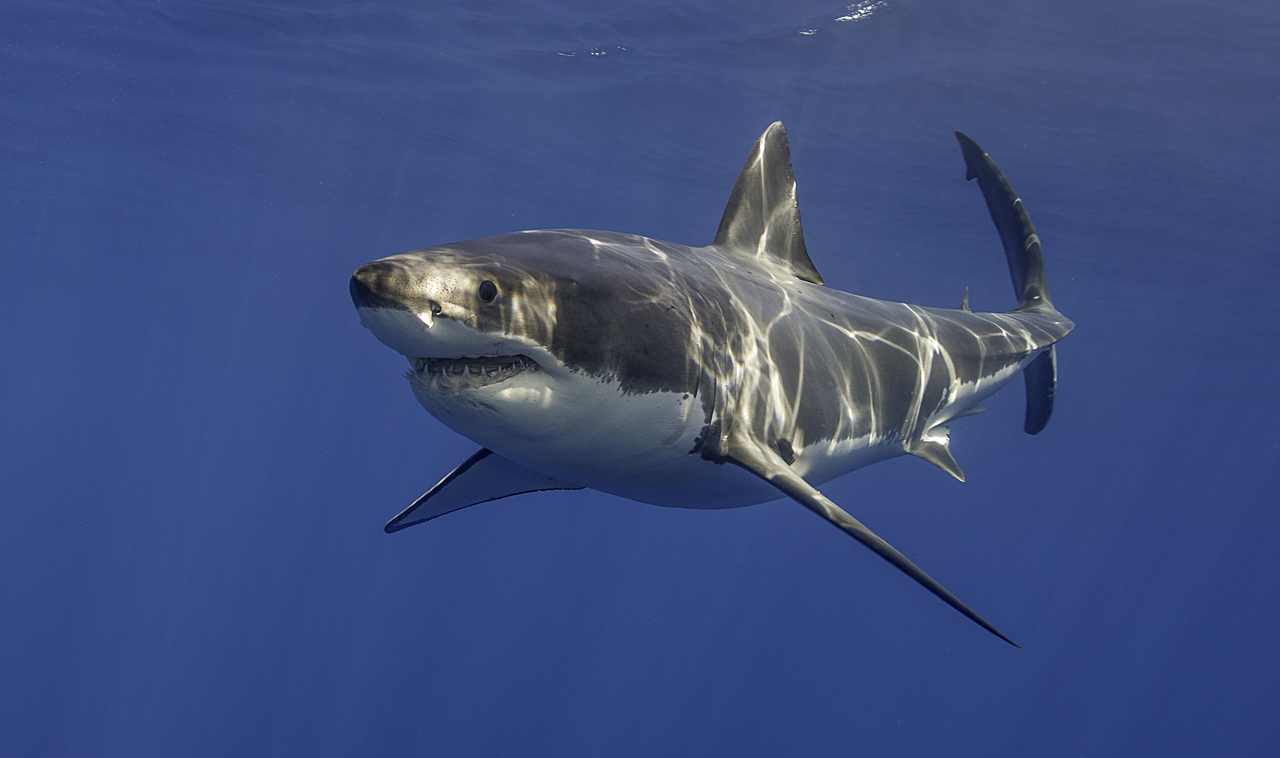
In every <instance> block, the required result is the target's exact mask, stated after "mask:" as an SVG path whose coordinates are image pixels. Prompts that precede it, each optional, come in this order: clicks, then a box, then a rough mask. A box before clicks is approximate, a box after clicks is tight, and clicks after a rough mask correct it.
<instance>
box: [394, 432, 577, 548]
mask: <svg viewBox="0 0 1280 758" xmlns="http://www.w3.org/2000/svg"><path fill="white" fill-rule="evenodd" d="M580 489H584V488H583V487H582V486H580V485H577V484H570V483H568V482H562V481H560V480H559V479H553V478H552V477H549V476H547V475H546V474H540V473H538V472H537V471H533V470H531V469H527V468H525V467H524V466H521V465H519V464H517V463H513V462H511V461H509V460H507V459H506V458H503V457H502V456H500V455H497V454H496V453H494V452H493V451H491V450H489V449H488V448H483V447H482V448H480V449H479V450H477V451H476V453H475V454H474V455H472V456H471V457H470V458H468V459H466V460H465V461H463V462H462V464H461V465H460V466H458V467H457V468H455V469H454V470H453V471H451V472H449V475H448V476H446V477H445V478H443V479H441V480H440V483H439V484H437V485H436V486H434V487H432V488H431V489H430V490H428V491H427V494H425V495H423V496H422V497H420V498H418V499H417V500H415V501H413V505H410V506H409V507H408V508H405V509H404V511H402V512H401V513H400V515H399V516H396V517H395V518H393V519H391V520H390V521H388V522H387V525H386V526H385V527H383V531H385V532H386V533H387V534H391V533H392V532H398V531H400V530H401V529H407V528H409V527H411V526H413V525H415V524H421V523H422V522H423V521H430V520H431V519H433V518H436V517H437V516H443V515H444V514H446V513H452V512H453V511H457V510H461V509H463V508H466V507H467V506H469V505H478V504H480V503H487V502H489V501H491V500H500V499H502V498H504V497H511V496H512V495H523V494H525V493H526V492H541V491H543V490H580Z"/></svg>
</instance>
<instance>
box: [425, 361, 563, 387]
mask: <svg viewBox="0 0 1280 758" xmlns="http://www.w3.org/2000/svg"><path fill="white" fill-rule="evenodd" d="M409 364H410V365H411V366H412V367H413V369H412V370H411V371H409V373H407V374H405V378H406V379H408V380H409V381H410V382H413V383H415V384H419V385H421V386H422V387H424V388H425V389H428V390H437V391H442V392H456V391H458V390H474V389H480V388H481V387H488V386H489V385H491V384H500V383H502V382H505V381H507V380H508V379H513V378H515V377H516V376H519V375H520V374H522V373H524V372H526V371H540V370H541V366H539V365H538V364H537V363H535V362H534V360H533V359H532V358H529V357H527V356H524V355H499V356H496V357H490V358H410V359H409Z"/></svg>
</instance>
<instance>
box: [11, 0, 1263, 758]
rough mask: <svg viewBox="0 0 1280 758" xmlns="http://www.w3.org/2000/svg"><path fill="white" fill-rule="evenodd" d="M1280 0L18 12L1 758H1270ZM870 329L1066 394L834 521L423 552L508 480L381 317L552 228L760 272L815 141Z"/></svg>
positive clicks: (785, 505)
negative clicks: (1062, 319) (451, 481)
mask: <svg viewBox="0 0 1280 758" xmlns="http://www.w3.org/2000/svg"><path fill="white" fill-rule="evenodd" d="M1278 34H1280V7H1277V6H1276V5H1275V4H1274V3H1268V2H1262V1H1261V0H1258V1H1254V2H1228V3H1220V4H1213V5H1206V4H1203V3H1192V2H1182V1H1179V0H1167V1H1165V2H1153V1H1150V0H1135V1H1134V2H1125V3H1111V2H1097V1H1092V0H1085V1H1082V2H1074V3H1055V2H1047V1H1045V0H1028V1H1024V2H1017V1H1014V0H1000V1H997V2H973V1H969V0H965V1H962V2H944V1H943V0H884V1H883V2H859V3H856V4H854V5H848V4H847V3H842V2H818V1H816V0H799V1H797V2H790V3H785V4H784V3H754V4H749V5H747V6H745V7H743V6H742V4H737V3H723V2H710V1H709V0H701V1H700V2H696V3H687V2H686V3H669V2H634V1H633V2H619V3H607V4H602V3H596V2H582V1H581V0H577V1H566V2H550V1H541V2H539V1H534V2H529V1H527V0H526V1H525V2H519V3H516V2H506V1H495V2H457V3H444V2H440V3H414V2H403V1H399V0H393V1H391V2H382V3H377V4H373V3H351V2H323V1H312V2H306V3H300V2H235V3H227V2H180V3H179V2H141V1H139V2H95V1H91V0H67V1H65V2H57V3H51V2H27V1H26V0H11V2H8V3H6V5H5V6H4V8H3V9H2V10H0V137H2V139H0V166H3V169H4V170H3V174H2V175H0V227H2V231H3V234H0V284H2V285H3V287H2V289H3V292H4V293H5V295H4V297H3V298H0V323H2V324H3V328H2V329H0V430H2V433H0V492H2V493H3V495H2V496H0V500H3V508H2V509H0V519H2V521H0V524H2V525H0V682H2V683H3V684H0V727H2V728H0V753H3V754H4V755H15V756H17V755H21V756H71V755H76V756H78V755H102V756H106V755H113V756H114V755H120V756H153V755H154V756H160V755H165V756H169V755H185V756H205V755H207V756H223V755H232V754H251V755H306V756H327V755H335V756H339V755H340V756H346V755H392V754H400V755H403V754H409V755H441V756H445V755H476V756H507V755H520V756H524V755H556V756H570V755H572V756H578V755H581V756H602V755H606V756H652V755H724V756H774V755H832V754H855V755H984V756H991V755H997V756H1026V755H1037V756H1080V755H1089V756H1107V755H1114V756H1133V755H1162V756H1163V755H1208V754H1214V755H1266V754H1269V753H1270V752H1271V750H1274V745H1275V744H1276V743H1277V740H1278V739H1280V727H1277V725H1276V723H1275V719H1274V716H1275V713H1276V711H1277V708H1278V707H1280V684H1277V681H1278V680H1280V654H1278V653H1277V652H1276V649H1275V644H1274V636H1275V631H1274V630H1275V628H1276V627H1277V624H1280V610H1277V604H1276V602H1275V598H1276V597H1277V596H1278V595H1280V563H1278V561H1277V558H1276V549H1275V545H1276V544H1277V541H1278V540H1280V509H1277V506H1276V496H1275V494H1274V490H1275V487H1274V478H1275V474H1276V472H1277V470H1280V448H1278V446H1277V445H1278V439H1277V433H1276V431H1275V430H1276V426H1275V417H1276V415H1277V411H1280V379H1278V378H1277V377H1278V376H1280V302H1278V300H1277V296H1276V292H1277V291H1278V290H1280V275H1278V274H1277V268H1276V266H1275V265H1274V263H1273V258H1274V257H1275V255H1276V254H1277V252H1278V251H1277V247H1276V239H1277V232H1280V190H1278V189H1277V187H1280V150H1278V148H1280V145H1278V144H1277V143H1278V141H1280V140H1278V138H1277V134H1280V130H1278V129H1277V126H1278V125H1280V44H1278V42H1280V36H1278ZM775 120H782V121H784V122H785V123H786V124H787V126H788V130H789V136H790V141H791V150H792V157H793V162H794V164H795V173H796V177H797V181H798V183H799V196H800V207H801V212H802V214H803V217H804V221H805V237H806V240H807V243H808V247H809V250H810V253H811V255H812V257H813V259H814V261H815V263H816V265H817V267H818V269H819V270H820V271H821V272H822V273H823V276H824V277H825V278H826V281H827V284H828V285H829V286H832V287H835V288H837V289H842V290H846V291H851V292H856V293H858V294H863V295H868V296H873V297H881V298H885V299H894V300H905V301H908V302H918V303H922V304H926V305H938V306H954V305H958V303H959V301H960V297H961V294H962V292H963V290H964V288H965V287H969V288H970V291H971V300H972V302H973V305H974V308H975V309H978V310H984V309H985V310H1001V309H1004V308H1007V307H1010V306H1012V304H1013V298H1012V295H1011V293H1010V291H1009V284H1008V274H1007V272H1006V270H1005V263H1004V260H1003V255H1002V254H1001V251H1000V247H999V241H998V239H997V237H996V234H995V230H994V229H993V228H992V225H991V222H990V220H989V218H988V216H987V214H986V210H985V208H984V205H983V203H982V199H981V196H980V193H979V192H978V190H977V188H976V187H974V186H973V185H972V183H966V182H965V181H964V170H963V163H962V161H961V158H960V154H959V151H958V149H957V147H956V144H955V140H954V139H953V137H952V136H951V132H952V130H954V129H962V130H964V131H966V132H967V133H969V134H970V135H972V136H973V137H974V138H975V139H977V140H978V141H979V142H980V143H982V145H983V146H984V147H985V148H986V149H987V150H988V151H989V152H990V153H991V155H992V156H993V157H994V158H995V159H996V161H997V162H998V163H999V164H1000V165H1001V167H1002V168H1003V169H1004V170H1005V172H1006V173H1007V174H1008V176H1009V177H1010V179H1011V181H1012V182H1013V184H1014V186H1015V187H1017V188H1018V190H1019V192H1020V193H1021V194H1022V196H1023V198H1024V200H1025V201H1026V204H1027V207H1028V208H1029V210H1030V212H1031V215H1032V217H1033V218H1034V220H1035V222H1036V224H1037V227H1038V229H1039V232H1040V234H1041V237H1042V238H1043V240H1044V244H1045V251H1046V256H1047V265H1048V270H1049V280H1050V283H1051V286H1052V291H1053V295H1054V301H1055V303H1056V304H1057V305H1058V307H1059V308H1060V309H1061V310H1062V311H1063V312H1064V313H1066V314H1067V315H1068V316H1070V317H1071V318H1072V319H1073V320H1074V321H1075V322H1076V324H1077V330H1076V332H1075V333H1073V334H1072V335H1071V336H1070V337H1068V338H1067V340H1066V341H1064V342H1063V343H1062V345H1061V346H1060V357H1059V361H1060V373H1059V382H1060V384H1059V395H1058V406H1057V411H1056V415H1055V417H1054V419H1053V421H1052V423H1051V424H1050V425H1049V428H1048V429H1047V430H1046V431H1045V432H1044V433H1043V434H1041V435H1039V436H1038V437H1028V436H1027V435H1024V434H1022V432H1021V422H1022V406H1023V400H1022V391H1021V389H1020V388H1018V387H1016V386H1011V387H1010V389H1008V390H1006V391H1005V392H1002V393H1001V395H1000V397H999V398H998V399H996V400H994V401H993V402H991V403H990V404H989V407H990V412H988V413H986V414H984V415H982V416H979V417H975V418H971V419H966V420H964V421H963V422H960V423H957V424H955V425H954V427H953V430H952V443H953V450H954V451H955V453H956V456H957V457H958V459H959V461H960V462H961V464H962V465H963V466H964V468H965V471H966V473H967V475H968V481H967V483H965V484H960V483H958V482H955V481H954V480H952V479H951V478H950V477H948V476H946V475H945V474H943V473H941V472H939V471H937V470H936V469H934V468H933V467H931V466H929V465H927V464H925V463H924V462H922V461H919V460H916V459H898V460H895V461H890V462H888V463H884V464H879V465H877V466H874V467H871V468H868V469H865V470H862V471H858V472H856V473H854V474H851V475H849V476H846V477H844V478H841V479H838V480H836V481H834V482H832V483H830V484H828V485H826V486H824V492H825V493H826V494H827V495H828V496H830V497H831V498H832V499H833V500H834V501H836V502H837V503H840V504H841V505H843V506H844V507H845V508H846V509H848V510H849V511H850V512H851V513H853V514H854V515H855V516H856V517H858V518H859V519H861V520H862V521H864V522H865V523H866V524H868V525H869V526H871V527H872V528H873V529H875V530H876V531H877V532H878V533H879V534H881V535H882V536H884V537H885V538H886V539H888V540H889V541H890V542H891V543H893V544H895V545H896V546H897V547H899V548H900V549H901V550H903V551H904V552H905V553H906V554H907V555H908V556H909V557H910V558H911V559H913V560H915V561H917V562H918V563H920V564H921V566H922V567H924V568H925V569H926V570H927V571H929V572H930V573H931V574H933V575H934V576H935V577H937V578H938V579H939V580H940V581H941V582H942V583H943V584H945V585H946V586H947V587H948V588H950V589H951V590H953V591H954V592H956V594H958V595H959V596H960V597H961V598H962V599H964V600H965V601H966V602H968V603H969V604H970V605H972V606H973V607H974V608H975V609H976V610H977V611H978V612H980V613H982V614H983V615H984V616H986V617H987V618H988V619H990V620H991V621H993V622H994V623H995V624H996V625H997V626H999V627H1000V628H1001V629H1002V630H1003V631H1005V632H1006V633H1008V634H1009V635H1010V636H1011V637H1013V638H1014V639H1015V640H1017V641H1018V642H1019V643H1020V644H1021V645H1022V646H1023V648H1024V649H1023V650H1016V649H1013V648H1010V647H1009V646H1007V645H1005V644H1003V643H1001V642H999V641H998V640H996V639H994V638H992V637H991V636H990V635H988V634H986V633H985V632H983V631H982V630H980V629H978V628H977V627H976V626H974V625H973V624H971V623H969V622H968V621H966V620H965V619H963V618H962V617H960V616H959V615H958V614H956V613H955V612H954V611H952V610H951V609H949V608H947V607H946V606H945V605H943V604H942V603H940V602H938V601H937V600H936V599H935V598H933V597H932V596H930V595H929V594H928V593H926V592H924V591H923V590H921V589H920V588H919V587H918V586H916V585H915V584H913V583H912V582H910V581H909V580H907V579H905V578H904V577H902V576H901V575H899V574H898V573H897V572H896V571H894V570H893V569H892V568H891V567H889V566H887V565H886V564H884V563H883V562H882V561H880V560H879V559H878V558H876V557H875V556H874V555H872V554H871V553H870V552H869V551H867V550H865V549H863V548H861V547H860V546H858V545H857V544H855V543H853V542H852V541H851V540H849V539H848V538H847V537H846V536H844V535H842V534H840V533H839V532H838V531H836V530H834V529H831V528H830V527H829V526H826V525H824V524H822V523H821V522H820V521H818V520H817V519H815V518H813V517H812V516H810V515H809V514H807V513H805V512H804V511H803V509H802V508H800V507H799V506H797V505H795V504H794V503H789V502H776V503H771V504H766V505H760V506H755V507H751V508H746V509H740V510H730V511H716V512H701V511H685V510H674V509H663V508H655V507H652V506H646V505H640V504H637V503H632V502H629V501H624V500H620V499H617V498H613V497H609V496H605V495H600V494H595V493H590V492H577V493H543V494H538V495H528V496H523V497H520V498H513V499H510V500H506V501H501V502H497V503H493V504H489V505H486V506H481V507H476V508H471V509H468V510H466V511H462V512H459V513H456V514H452V515H450V516H447V517H445V518H442V519H439V520H438V521H434V522H432V523H430V524H427V525H424V526H420V527H415V528H413V529H411V530H408V531H405V532H403V533H399V534H395V535H391V536H388V535H385V534H383V532H382V529H381V527H382V524H383V523H384V522H385V521H386V520H387V519H388V518H390V517H391V516H392V515H394V514H395V513H396V512H398V511H399V510H400V509H401V508H403V507H404V506H405V505H406V504H407V503H409V502H410V501H411V500H412V499H413V498H415V497H417V496H418V495H419V494H421V493H422V492H423V491H424V490H425V489H426V488H427V487H429V486H430V485H431V484H433V483H434V482H435V481H436V480H437V479H438V478H439V477H441V476H442V475H444V474H445V473H446V472H448V471H449V470H450V469H451V468H452V467H453V466H454V465H456V464H457V463H459V462H460V461H461V460H463V459H464V458H465V457H466V456H467V455H469V454H470V453H471V452H472V451H473V450H474V448H475V445H474V444H473V443H471V442H470V441H468V440H465V439H463V438H460V437H458V436H457V435H455V434H453V433H452V432H450V431H448V430H447V429H445V428H444V427H443V426H442V425H440V424H439V423H437V422H436V421H435V420H434V419H432V418H431V417H430V416H429V415H427V414H426V413H425V412H424V411H422V409H421V408H420V407H419V406H418V405H417V403H416V402H415V401H414V399H413V397H412V395H411V394H410V392H409V390H408V388H407V387H406V386H405V382H404V380H403V379H402V378H401V373H402V372H403V370H404V362H403V359H402V358H401V357H400V356H398V355H396V354H394V353H393V352H392V351H390V350H388V349H387V348H385V347H383V346H382V345H381V344H380V343H378V342H377V340H376V339H374V338H373V336H372V335H371V334H370V333H369V332H367V331H366V330H364V329H362V328H361V327H360V325H359V322H358V319H357V318H356V315H355V313H354V311H353V309H352V307H351V303H350V300H349V298H348V295H347V278H348V276H349V275H350V273H351V271H352V270H353V269H354V268H355V267H356V266H358V265H360V264H362V263H364V262H366V261H368V260H371V259H374V258H378V257H382V256H384V255H389V254H393V253H396V252H401V251H404V250H409V249H413V248H418V247H423V246H426V245H432V244H441V243H445V242H449V241H453V240H458V239H465V238H470V237H477V236H483V235H488V234H496V233H500V232H505V231H513V230H518V229H526V228H548V227H585V228H599V229H608V230H615V231H623V232H634V233H639V234H645V235H648V236H652V237H658V238H661V239H669V240H673V241H676V242H681V243H686V244H695V245H696V244H706V243H707V242H709V241H710V239H711V237H712V236H713V234H714V232H715V228H716V224H717V222H718V221H719V218H720V213H721V211H722V210H723V207H724V203H725V201H726V200H727V198H728V193H729V190H730V189H731V187H732V185H733V181H734V179H735V177H736V176H737V172H738V169H739V168H740V167H741V165H742V161H743V160H744V158H745V157H746V154H747V152H748V150H749V149H750V147H751V144H752V142H753V141H754V140H755V138H756V137H757V136H758V135H759V133H760V132H761V131H763V129H764V128H765V127H766V126H767V125H768V124H769V123H770V122H772V121H775Z"/></svg>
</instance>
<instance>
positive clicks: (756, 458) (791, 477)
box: [727, 442, 1020, 647]
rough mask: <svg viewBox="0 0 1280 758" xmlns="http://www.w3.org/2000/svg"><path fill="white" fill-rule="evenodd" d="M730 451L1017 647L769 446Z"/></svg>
mask: <svg viewBox="0 0 1280 758" xmlns="http://www.w3.org/2000/svg"><path fill="white" fill-rule="evenodd" d="M728 452H729V454H728V456H727V459H728V460H729V461H730V462H731V463H735V464H737V465H739V466H741V467H742V468H744V469H746V470H747V471H750V472H751V473H753V474H755V475H756V476H758V477H760V478H761V479H764V480H765V481H767V482H769V483H770V484H772V485H773V486H774V487H777V488H778V490H779V491H781V492H782V493H783V494H785V495H786V496H787V497H790V498H791V499H792V500H795V501H796V502H798V503H800V504H801V505H803V506H804V507H805V508H808V509H809V510H811V511H813V512H814V513H816V514H818V515H819V516H821V517H822V518H824V519H826V520H827V521H828V522H830V523H831V524H834V525H835V526H836V527H838V528H839V529H840V530H841V531H843V532H844V533H845V534H848V535H849V536H850V537H853V538H854V539H855V540H857V541H858V542H861V543H862V544H863V545H866V546H867V547H869V548H871V550H872V552H874V553H875V554H876V555H878V556H880V557H881V558H883V559H885V560H886V561H888V562H889V563H890V564H892V565H893V566H894V567H895V568H897V569H898V570H899V571H901V572H902V573H904V574H906V575H907V576H909V577H911V578H912V579H914V580H915V581H916V582H918V583H919V584H920V585H921V586H923V587H924V588H925V589H927V590H929V591H930V592H932V593H933V594H934V595H935V596H937V597H938V598H939V599H941V600H942V601H943V602H944V603H946V604H947V605H949V606H951V607H952V608H954V609H956V610H957V611H959V612H960V613H962V614H964V616H965V617H966V618H968V619H969V620H971V621H973V622H974V623H975V624H977V625H978V626H980V627H982V628H983V629H986V630H987V631H988V632H991V633H992V634H994V635H995V636H997V637H999V638H1000V639H1002V640H1004V641H1005V642H1008V643H1009V644H1010V645H1013V646H1014V647H1020V645H1018V643H1016V642H1014V641H1013V640H1011V639H1009V638H1008V637H1006V636H1004V634H1002V633H1001V632H1000V630H999V629H996V628H995V627H994V626H992V625H991V623H990V622H989V621H987V620H986V619H984V618H982V617H981V616H979V615H978V614H977V613H975V612H974V611H973V609H972V608H970V607H969V606H967V605H965V604H964V603H963V602H961V601H960V599H959V598H957V597H956V596H955V595H953V594H951V593H950V592H948V591H947V588H946V587H943V586H942V585H941V584H938V582H937V581H936V580H935V579H934V578H933V577H931V576H929V575H928V574H926V573H925V572H924V570H923V569H921V568H920V567H919V566H917V565H916V564H914V563H912V562H911V561H910V560H909V559H908V558H907V557H906V556H905V555H903V554H902V553H900V552H898V551H897V550H895V549H894V548H893V546H892V545H890V544H889V543H887V542H885V541H884V540H883V539H881V538H880V537H879V536H878V535H876V533H875V532H873V531H871V530H870V529H868V528H867V527H866V526H864V525H863V524H862V522H860V521H858V520H857V519H856V518H854V517H853V516H850V515H849V514H848V513H846V512H845V510H844V509H842V508H841V507H840V506H838V505H836V504H835V503H833V502H831V501H830V500H828V499H827V498H826V496H825V495H823V494H822V493H821V492H819V491H818V490H817V489H816V488H815V487H814V486H813V485H811V484H809V483H808V482H806V481H805V480H804V479H803V478H801V476H800V475H799V474H797V473H796V472H795V471H793V470H792V469H791V467H790V466H788V465H786V464H785V463H783V461H782V458H781V457H779V456H778V454H777V453H776V452H774V451H772V450H769V449H768V448H765V447H763V446H759V445H752V444H749V443H747V444H743V443H733V442H731V443H730V444H729V451H728Z"/></svg>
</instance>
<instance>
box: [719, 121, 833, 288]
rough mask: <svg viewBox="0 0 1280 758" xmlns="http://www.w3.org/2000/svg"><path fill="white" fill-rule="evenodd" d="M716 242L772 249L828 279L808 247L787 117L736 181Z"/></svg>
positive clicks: (807, 273) (806, 276)
mask: <svg viewBox="0 0 1280 758" xmlns="http://www.w3.org/2000/svg"><path fill="white" fill-rule="evenodd" d="M714 244H716V245H719V246H721V247H729V248H733V249H735V250H738V251H741V252H744V253H747V254H748V255H753V256H756V257H760V256H764V255H770V256H772V257H773V258H774V259H776V260H777V261H778V262H780V263H782V264H784V265H786V266H787V267H788V268H790V269H791V271H792V273H794V274H795V275H796V277H798V278H800V279H803V280H805V281H806V282H813V283H814V284H822V275H821V274H819V273H818V269H816V268H814V266H813V261H811V260H809V253H808V251H807V250H805V246H804V232H803V231H801V229H800V209H799V207H797V205H796V179H795V175H794V174H793V173H792V172H791V150H790V149H789V148H788V147H787V130H786V128H785V127H783V125H782V122H781V121H775V122H773V123H772V124H770V125H769V128H768V129H765V130H764V134H762V135H760V139H758V140H756V146H755V148H753V149H752V151H751V155H750V157H748V158H747V162H746V164H744V165H743V167H742V173H741V174H739V175H738V183H737V184H735V185H733V194H732V195H730V196H729V204H728V205H727V206H726V207H725V209H724V216H723V217H722V218H721V219H720V228H719V230H717V231H716V241H715V243H714Z"/></svg>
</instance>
